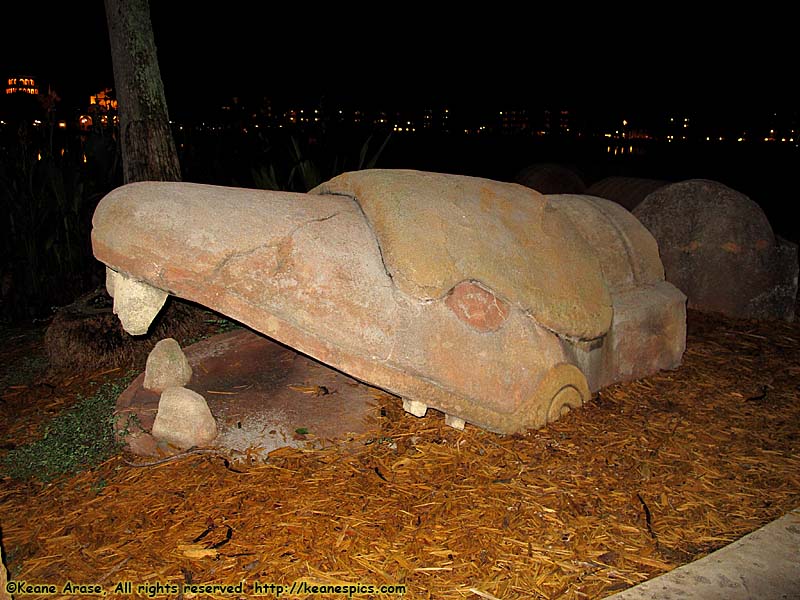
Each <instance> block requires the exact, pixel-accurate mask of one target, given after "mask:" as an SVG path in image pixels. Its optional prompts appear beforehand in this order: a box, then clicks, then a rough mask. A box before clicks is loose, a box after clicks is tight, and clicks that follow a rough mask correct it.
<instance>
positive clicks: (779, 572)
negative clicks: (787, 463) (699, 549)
mask: <svg viewBox="0 0 800 600" xmlns="http://www.w3.org/2000/svg"><path fill="white" fill-rule="evenodd" d="M608 598H609V600H611V599H613V600H790V599H794V598H800V509H796V510H793V511H792V512H790V513H788V514H787V515H784V516H783V517H781V518H780V519H777V520H776V521H773V522H772V523H769V524H768V525H765V526H764V527H762V528H761V529H758V530H757V531H754V532H753V533H751V534H748V535H746V536H744V537H743V538H741V539H739V540H737V541H735V542H733V543H732V544H729V545H728V546H725V547H724V548H722V549H720V550H717V551H716V552H713V553H712V554H709V555H708V556H706V557H705V558H702V559H700V560H696V561H694V562H692V563H689V564H688V565H684V566H682V567H679V568H677V569H675V570H673V571H670V572H669V573H665V574H664V575H661V576H659V577H655V578H653V579H650V580H649V581H646V582H644V583H641V584H639V585H637V586H634V587H632V588H630V589H628V590H625V591H624V592H620V593H618V594H614V595H612V596H609V597H608Z"/></svg>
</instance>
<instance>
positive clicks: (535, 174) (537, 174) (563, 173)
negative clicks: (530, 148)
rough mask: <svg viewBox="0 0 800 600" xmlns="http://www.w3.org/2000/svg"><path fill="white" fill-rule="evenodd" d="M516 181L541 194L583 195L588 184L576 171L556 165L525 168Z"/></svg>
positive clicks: (540, 164)
mask: <svg viewBox="0 0 800 600" xmlns="http://www.w3.org/2000/svg"><path fill="white" fill-rule="evenodd" d="M514 181H515V182H517V183H519V184H520V185H524V186H525V187H529V188H531V189H532V190H536V191H537V192H539V193H540V194H583V193H584V191H586V184H585V183H583V180H582V179H581V178H580V175H578V174H577V173H576V172H575V171H573V170H572V169H570V168H569V167H565V166H563V165H558V164H555V163H536V164H533V165H530V166H528V167H525V168H524V169H522V170H521V171H520V172H519V173H517V175H516V177H514Z"/></svg>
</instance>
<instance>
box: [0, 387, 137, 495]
mask: <svg viewBox="0 0 800 600" xmlns="http://www.w3.org/2000/svg"><path fill="white" fill-rule="evenodd" d="M132 378H133V376H132V375H129V376H127V377H124V378H122V379H119V380H116V381H110V382H106V383H103V384H102V385H100V387H99V388H98V389H97V390H96V391H95V393H94V394H93V395H92V396H91V397H89V398H86V397H82V396H79V397H78V402H77V403H76V404H75V405H74V406H72V407H71V408H69V409H67V410H65V411H63V412H61V413H60V414H58V415H56V416H55V417H53V419H52V420H51V421H50V423H49V424H48V425H47V426H46V427H45V431H44V435H43V436H42V437H41V438H40V439H38V440H36V441H35V442H31V443H30V444H26V445H24V446H20V447H18V448H14V449H13V450H11V451H9V452H8V454H6V455H5V456H4V457H3V458H2V462H0V470H2V472H3V473H4V474H5V475H8V476H10V477H13V478H14V479H23V480H26V479H38V480H40V481H42V482H48V481H51V480H52V479H55V478H56V477H59V476H61V475H72V474H74V473H77V472H79V471H83V470H85V469H89V468H91V467H94V466H96V465H98V464H100V463H101V462H103V461H104V460H106V459H108V458H110V457H111V456H113V455H114V454H115V453H116V452H118V451H119V449H120V447H121V444H120V442H119V441H117V440H116V438H115V435H114V408H115V406H116V402H117V397H118V396H119V395H120V394H121V393H122V391H123V390H124V389H125V388H126V387H127V386H128V384H129V383H130V381H131V379H132Z"/></svg>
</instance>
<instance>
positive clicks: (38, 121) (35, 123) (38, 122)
mask: <svg viewBox="0 0 800 600" xmlns="http://www.w3.org/2000/svg"><path fill="white" fill-rule="evenodd" d="M33 124H34V125H37V126H38V125H41V124H42V122H41V121H40V120H39V119H34V120H33Z"/></svg>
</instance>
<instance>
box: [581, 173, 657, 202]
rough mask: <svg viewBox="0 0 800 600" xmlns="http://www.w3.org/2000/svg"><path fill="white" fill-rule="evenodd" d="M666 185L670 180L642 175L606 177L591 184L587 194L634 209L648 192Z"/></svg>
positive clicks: (650, 192)
mask: <svg viewBox="0 0 800 600" xmlns="http://www.w3.org/2000/svg"><path fill="white" fill-rule="evenodd" d="M665 185H669V181H662V180H661V179H644V178H642V177H606V178H605V179H601V180H600V181H596V182H594V183H593V184H592V185H590V186H589V188H588V189H587V190H586V194H588V195H590V196H597V197H598V198H605V199H606V200H613V201H614V202H616V203H617V204H619V205H621V206H624V207H625V208H627V209H628V210H633V209H634V208H636V207H637V206H638V205H639V204H640V203H641V202H642V200H644V199H645V198H647V196H648V194H652V193H653V192H655V191H656V190H658V189H660V188H662V187H664V186H665Z"/></svg>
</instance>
